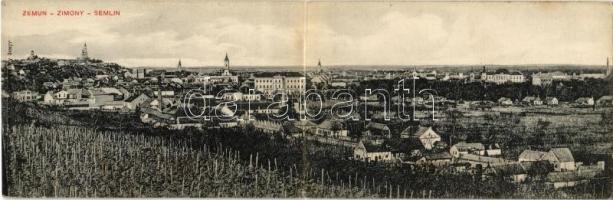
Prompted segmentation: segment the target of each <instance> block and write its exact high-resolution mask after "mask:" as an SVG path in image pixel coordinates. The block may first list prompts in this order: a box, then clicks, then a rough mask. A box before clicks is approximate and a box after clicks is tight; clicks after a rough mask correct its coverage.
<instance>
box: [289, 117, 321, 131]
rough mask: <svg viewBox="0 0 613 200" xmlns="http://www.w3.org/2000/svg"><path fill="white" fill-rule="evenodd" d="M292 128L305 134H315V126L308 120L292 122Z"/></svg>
mask: <svg viewBox="0 0 613 200" xmlns="http://www.w3.org/2000/svg"><path fill="white" fill-rule="evenodd" d="M294 126H295V127H296V128H298V129H300V130H302V131H303V132H305V133H315V131H316V129H317V124H315V123H313V122H311V121H309V120H300V121H294Z"/></svg>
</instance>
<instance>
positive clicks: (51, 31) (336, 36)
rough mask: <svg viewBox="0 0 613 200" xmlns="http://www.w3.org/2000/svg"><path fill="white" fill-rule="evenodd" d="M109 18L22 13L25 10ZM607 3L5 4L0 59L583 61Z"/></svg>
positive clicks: (611, 22) (611, 31) (612, 35)
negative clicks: (111, 12)
mask: <svg viewBox="0 0 613 200" xmlns="http://www.w3.org/2000/svg"><path fill="white" fill-rule="evenodd" d="M58 9H62V10H84V11H85V12H86V13H87V12H92V13H93V11H94V10H98V9H103V10H118V11H120V13H121V15H120V16H112V17H109V16H106V17H102V16H39V17H32V16H22V14H23V11H24V10H46V11H47V12H49V13H50V12H56V11H57V10H58ZM612 11H613V6H612V4H611V3H606V2H600V3H573V2H566V3H560V2H557V3H551V2H550V3H528V2H516V3H508V2H479V3H474V2H473V3H469V2H403V1H391V2H388V1H376V2H374V1H341V2H330V1H308V2H304V1H264V0H260V1H195V0H180V1H161V0H153V1H146V2H145V1H143V0H121V1H120V0H93V1H87V2H84V1H77V0H59V1H53V2H52V1H47V0H22V1H17V0H4V1H3V2H2V31H1V32H2V56H5V55H6V53H7V46H8V45H7V44H8V42H7V41H8V40H10V41H12V43H13V57H25V56H27V55H28V54H29V52H30V50H34V51H35V52H36V53H37V54H38V55H41V56H45V57H54V58H75V57H76V56H78V55H79V54H80V52H81V47H82V46H83V43H85V42H87V46H88V51H89V55H90V57H94V58H99V59H102V60H105V61H110V62H116V63H119V64H122V65H125V66H128V67H136V66H167V67H168V66H176V64H177V62H178V60H179V59H181V62H182V64H183V66H221V65H223V58H224V56H225V54H226V53H227V54H228V55H229V57H230V60H231V64H232V65H240V66H281V67H287V66H297V67H299V66H303V65H308V66H313V65H316V63H317V61H318V60H320V59H321V61H322V64H324V65H453V64H458V65H472V64H477V65H479V64H500V65H508V64H511V65H512V64H588V65H603V64H604V63H605V61H606V58H607V57H613V12H612Z"/></svg>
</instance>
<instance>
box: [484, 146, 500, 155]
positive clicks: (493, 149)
mask: <svg viewBox="0 0 613 200" xmlns="http://www.w3.org/2000/svg"><path fill="white" fill-rule="evenodd" d="M483 146H484V147H485V151H483V152H482V153H481V155H482V156H501V155H502V149H500V145H498V143H494V144H487V145H483Z"/></svg>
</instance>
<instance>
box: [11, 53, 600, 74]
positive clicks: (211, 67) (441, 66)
mask: <svg viewBox="0 0 613 200" xmlns="http://www.w3.org/2000/svg"><path fill="white" fill-rule="evenodd" d="M38 56H39V57H41V58H47V59H67V60H71V59H76V58H55V57H50V56H45V55H38ZM2 57H3V58H2V60H3V61H7V58H6V56H2ZM11 59H14V60H25V59H27V56H26V57H22V58H14V57H13V58H11ZM90 59H97V60H101V61H103V62H105V63H116V64H118V65H121V66H122V67H126V68H160V69H168V68H176V67H177V66H130V65H125V64H122V63H119V62H115V61H111V60H104V59H101V58H95V57H90ZM178 61H179V59H177V62H178ZM604 63H605V64H600V65H599V64H568V63H535V64H489V63H488V64H427V65H424V64H397V65H387V64H337V65H324V64H322V67H324V68H344V67H380V68H377V69H373V70H380V69H386V68H388V69H389V68H406V67H419V68H445V67H458V68H461V67H483V66H485V67H594V68H595V67H606V66H607V65H606V61H605V62H604ZM609 65H611V64H609ZM258 67H264V68H293V69H299V68H305V67H306V69H309V70H310V69H316V68H318V65H230V68H243V69H244V68H258ZM182 68H196V69H197V68H200V69H213V68H224V66H223V65H184V64H182Z"/></svg>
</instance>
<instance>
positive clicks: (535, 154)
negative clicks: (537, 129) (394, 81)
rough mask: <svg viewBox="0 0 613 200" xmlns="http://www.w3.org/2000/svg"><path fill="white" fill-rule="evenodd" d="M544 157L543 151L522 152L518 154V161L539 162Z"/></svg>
mask: <svg viewBox="0 0 613 200" xmlns="http://www.w3.org/2000/svg"><path fill="white" fill-rule="evenodd" d="M546 155H547V152H543V151H533V150H524V151H523V152H521V154H519V159H520V160H524V161H539V160H543V159H544V157H545V156H546Z"/></svg>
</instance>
